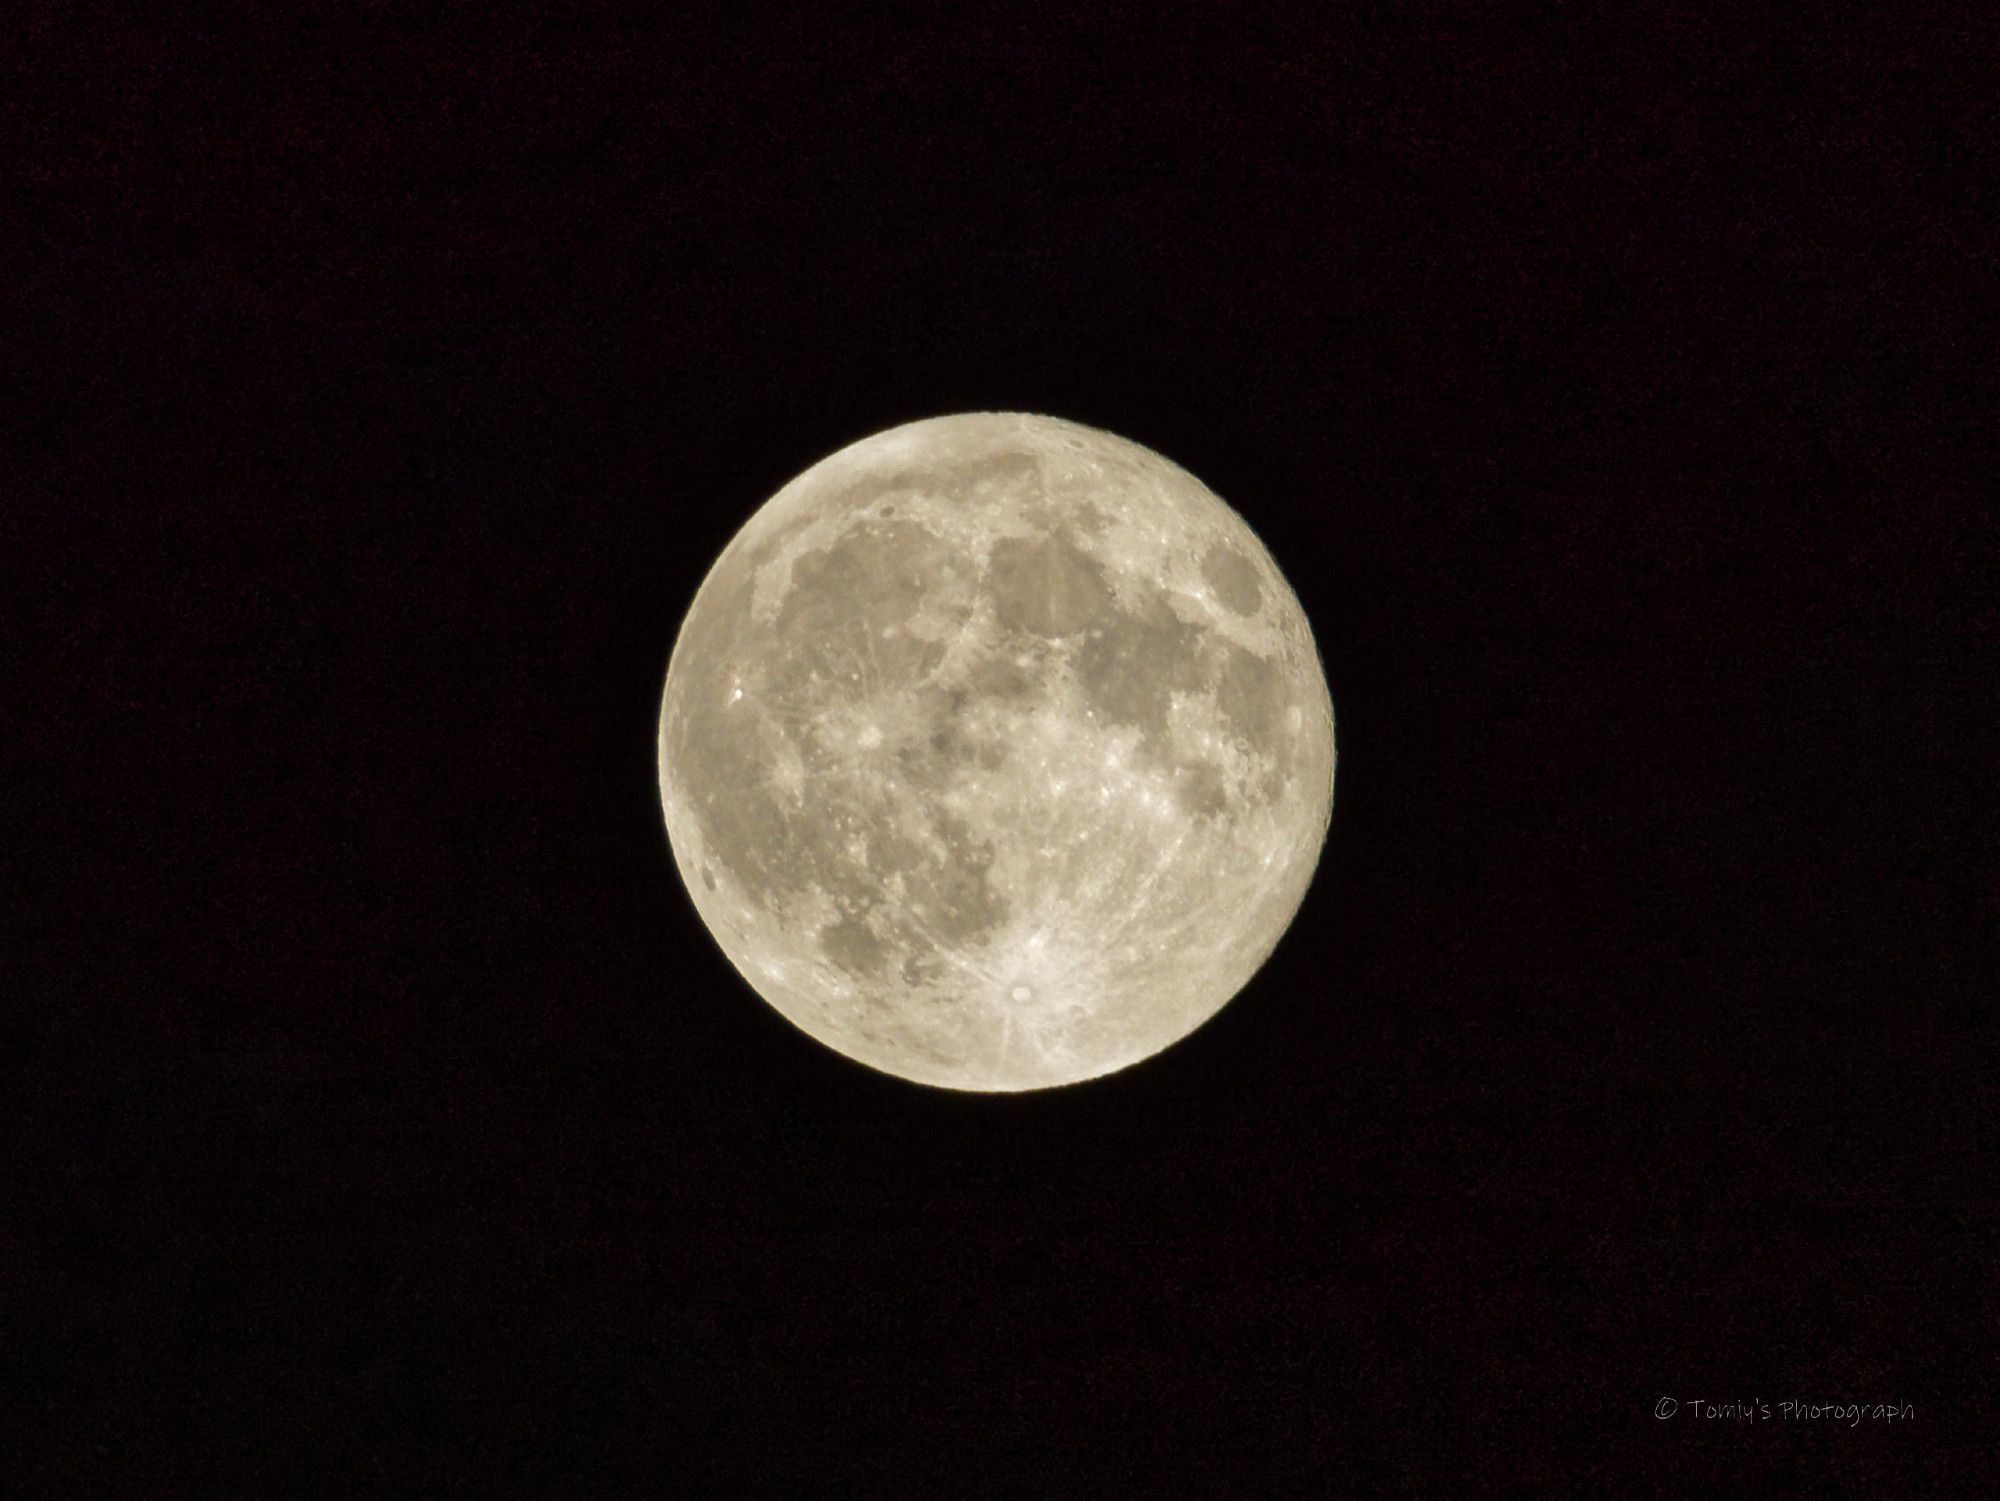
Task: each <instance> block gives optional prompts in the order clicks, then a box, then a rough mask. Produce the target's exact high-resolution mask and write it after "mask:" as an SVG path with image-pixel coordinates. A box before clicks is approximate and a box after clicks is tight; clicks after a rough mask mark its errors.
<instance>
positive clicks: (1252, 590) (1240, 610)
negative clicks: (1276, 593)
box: [1201, 542, 1264, 615]
mask: <svg viewBox="0 0 2000 1501" xmlns="http://www.w3.org/2000/svg"><path fill="white" fill-rule="evenodd" d="M1201 576H1202V577H1203V578H1204V579H1206V580H1207V581H1208V587H1209V588H1211V589H1213V590H1214V591H1215V597H1216V598H1217V599H1219V600H1221V601H1222V605H1223V608H1224V609H1227V610H1233V611H1235V612H1236V613H1237V614H1238V615H1254V614H1256V613H1257V606H1258V605H1260V604H1261V603H1263V600H1264V589H1263V586H1262V585H1261V584H1259V583H1258V582H1257V565H1256V564H1254V563H1252V562H1251V561H1250V560H1249V559H1248V558H1246V557H1244V556H1243V554H1242V553H1240V552H1236V551H1234V550H1232V549H1230V548H1227V547H1224V546H1223V545H1222V544H1221V543H1219V542H1218V543H1217V544H1216V545H1215V546H1213V547H1211V548H1209V550H1208V551H1207V552H1206V553H1204V554H1202V559H1201Z"/></svg>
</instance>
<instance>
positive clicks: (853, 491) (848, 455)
mask: <svg viewBox="0 0 2000 1501" xmlns="http://www.w3.org/2000/svg"><path fill="white" fill-rule="evenodd" d="M659 766H660V793H661V800H662V804H663V806H664V809H665V813H666V821H667V830H668V835H669V838H670V839H671V842H672V844H673V849H674V857H675V860H676V862H677V864H678V866H679V868H680V872H681V876H682V879H683V880H684V881H685V882H686V884H687V888H688V891H689V893H690V895H691V896H692V897H693V899H694V903H695V907H696V909H697V910H698V911H699V912H700V914H701V917H702V920H703V922H704V923H706V925H707V926H708V928H709V931H710V932H711V933H713V934H714V936H715V938H716V941H717V942H718V943H719V944H720V945H721V947H722V950H723V952H724V953H725V954H727V955H728V957H729V959H730V961H731V962H732V963H733V964H734V965H735V966H736V968H737V969H738V971H739V972H741V973H742V975H743V976H744V977H745V978H746V979H747V980H748V981H749V982H750V984H751V985H752V986H754V987H755V989H756V990H757V992H758V994H760V995H761V996H763V998H764V999H765V1000H766V1001H768V1002H769V1003H770V1004H771V1005H772V1006H773V1007H775V1008H776V1009H777V1010H778V1011H779V1012H780V1013H782V1014H783V1015H784V1016H785V1017H787V1018H788V1019H789V1020H790V1021H792V1022H793V1023H795V1024H796V1025H797V1026H798V1027H800V1028H801V1029H802V1030H804V1031H805V1032H807V1033H808V1034H810V1035H811V1036H813V1037H815V1038H817V1039H818V1040H819V1041H821V1042H823V1043H825V1044H827V1045H828V1046H830V1047H832V1048H835V1049H837V1050H839V1051H840V1052H841V1053H844V1054H846V1055H847V1056H849V1057H851V1058H854V1059H857V1060H859V1061H860V1062H862V1063H865V1064H869V1065H871V1066H873V1067H875V1068H878V1069H881V1070H884V1071H886V1072H888V1073H892V1074H897V1075H900V1076H902V1077H904V1078H908V1079H914V1080H918V1081H920V1082H923V1083H926V1084H934V1085H941V1086H946V1087H950V1088H955V1089H967V1090H1022V1089H1036V1088H1041V1087H1045V1086H1049V1085H1055V1084H1066V1083H1072V1082H1075V1081H1077V1080H1081V1079H1088V1078H1093V1077H1096V1076H1098V1075H1102V1074H1106V1073H1110V1072H1112V1071H1114V1070H1116V1069H1120V1068H1123V1067H1125V1066H1126V1065H1128V1064H1131V1063H1134V1062H1136V1061H1138V1060H1140V1059H1142V1058H1146V1057H1148V1056H1150V1055H1152V1054H1154V1053H1157V1052H1159V1051H1160V1050H1161V1049H1162V1048H1165V1047H1167V1046H1169V1045H1171V1044H1172V1043H1174V1042H1176V1041H1178V1040H1179V1039H1180V1038H1182V1037H1184V1036H1186V1035H1187V1034H1188V1033H1189V1032H1191V1031H1193V1030H1194V1029H1195V1028H1196V1027H1198V1026H1199V1025H1201V1023H1202V1022H1204V1021H1206V1020H1207V1019H1208V1018H1209V1017H1211V1016H1212V1015H1214V1014H1215V1012H1217V1011H1218V1010H1220V1009H1221V1008H1222V1006H1223V1005H1224V1004H1225V1003H1226V1002H1227V1001H1228V1000H1229V999H1230V998H1231V997H1232V996H1233V995H1235V994H1236V992H1237V991H1238V990H1240V989H1241V988H1242V986H1243V985H1244V984H1245V982H1246V981H1248V980H1249V979H1250V977H1251V976H1252V975H1253V974H1254V973H1256V971H1257V969H1258V967H1259V966H1260V965H1261V964H1262V963H1263V962H1264V960H1265V958H1266V957H1268V955H1269V954H1270V952H1271V950H1272V948H1273V947H1274V946H1275V945H1276V944H1277V942H1278V940H1279V938H1280V937H1281V936H1282V935H1283V933H1284V931H1285V929H1286V927H1287V926H1288V925H1289V924H1290V922H1291V920H1292V917H1293V915H1294V913H1295V912H1296V911H1297V910H1298V907H1299V904H1300V902H1301V901H1302V900H1303V898H1304V895H1305V891H1306V887H1307V885H1308V883H1309V882H1310V880H1311V878H1312V873H1313V869H1314V866H1315V865H1316V863H1317V861H1318V858H1319V852H1320V847H1321V845H1322V843H1323V842H1324V840H1325V837H1326V830H1327V826H1328V820H1329V817H1330V815H1331V812H1332V804H1333V773H1334V743H1333V705H1332V701H1331V700H1330V698H1329V697H1328V694H1327V687H1326V680H1325V677H1324V675H1323V673H1322V672H1321V669H1320V664H1319V657H1318V654H1317V652H1316V650H1315V649H1314V645H1313V640H1312V634H1311V631H1310V629H1309V628H1308V626H1307V624H1306V620H1305V616H1304V614H1303V612H1302V611H1301V610H1300V608H1299V604H1298V600H1297V599H1296V597H1295V596H1294V595H1293V593H1292V590H1291V589H1290V587H1289V586H1288V585H1287V584H1286V583H1285V580H1284V578H1283V577H1282V575H1281V574H1280V573H1279V571H1278V568H1277V565H1276V564H1275V563H1274V562H1273V561H1272V559H1271V557H1270V555H1269V554H1268V553H1267V552H1266V551H1265V549H1264V547H1263V544H1262V543H1260V542H1259V541H1258V539H1257V538H1256V536H1255V535H1254V534H1253V533H1252V532H1251V531H1250V529H1249V527H1248V526H1247V525H1245V523H1244V522H1243V520H1242V518H1241V517H1239V516H1238V515H1237V514H1236V513H1235V512H1234V511H1232V510H1230V509H1229V507H1228V506H1226V505H1224V504H1223V503H1222V502H1221V501H1220V500H1219V499H1217V498H1216V497H1215V496H1214V495H1213V494H1211V493H1210V492H1209V491H1208V490H1207V489H1206V488H1205V487H1204V486H1203V485H1202V484H1201V483H1200V482H1199V481H1198V480H1196V479H1195V478H1194V477H1193V476H1192V475H1190V474H1188V473H1187V472H1186V471H1185V470H1183V469H1180V468H1178V467H1177V466H1176V465H1174V464H1172V463H1170V462H1168V461H1167V460H1166V459H1163V458H1161V457H1160V456H1159V455H1158V454H1155V453H1153V452H1152V451H1151V450H1149V449H1145V448H1142V447H1140V446H1138V445H1137V444H1134V443H1129V442H1127V441H1125V440H1124V439H1121V438H1117V437H1114V436H1112V435H1111V434H1109V433H1105V432H1100V431H1098V430H1096V429H1093V428H1087V427H1082V426H1078V425H1077V424H1074V423H1070V422H1064V421H1060V420H1057V419H1055V418H1050V417H1038V416H1027V415H1020V414H1012V413H971V414H965V415H960V416H951V417H938V418H933V419H931V420H928V421H924V422H915V423H910V424H908V425H907V426H904V427H898V428H894V429H891V430H890V431H887V432H883V433H878V434H876V435H875V436H873V437H870V438H865V439H863V440H861V441H860V442H858V443H855V444H852V445H851V446H849V447H847V448H844V449H842V450H841V451H840V452H838V453H836V454H834V455H832V456H831V457H830V458H827V459H825V460H823V461H822V462H820V463H819V464H816V465H814V466H813V467H812V468H811V469H808V470H807V471H806V472H805V473H804V474H801V475H800V476H799V477H798V478H797V479H795V480H793V481H792V482H791V483H790V484H788V485H786V486H785V487H784V489H782V490H780V491H779V492H778V493H777V495H775V496H773V497H772V498H771V500H770V501H769V502H768V503H767V504H765V505H764V507H763V508H762V509H760V510H759V511H758V512H757V513H756V514H755V515H753V516H752V517H751V518H750V520H749V521H748V523H747V524H746V525H745V526H744V528H743V529H742V531H741V532H739V533H738V534H737V536H736V537H735V538H734V539H733V540H732V541H731V542H730V544H729V546H728V547H727V548H726V549H724V551H723V553H722V556H721V557H720V558H718V559H717V560H716V563H715V565H714V567H713V568H712V569H711V570H710V572H709V574H708V577H707V579H706V580H705V581H704V582H703V584H702V586H701V589H700V590H699V592H698V593H697V594H696V596H695V601H694V604H693V606H692V607H691V608H690V610H689V612H688V616H687V619H686V620H685V621H684V622H683V624H682V626H681V630H680V634H679V637H678V639H677V640H676V642H675V645H674V651H673V658H672V662H671V664H670V666H669V669H668V673H667V684H666V693H665V697H664V700H663V703H662V706H661V714H660V738H659Z"/></svg>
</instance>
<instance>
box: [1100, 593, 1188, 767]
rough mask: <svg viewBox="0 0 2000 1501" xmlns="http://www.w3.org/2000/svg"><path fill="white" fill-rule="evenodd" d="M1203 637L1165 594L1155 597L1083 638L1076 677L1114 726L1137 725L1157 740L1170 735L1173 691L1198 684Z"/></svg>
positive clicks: (1115, 616)
mask: <svg viewBox="0 0 2000 1501" xmlns="http://www.w3.org/2000/svg"><path fill="white" fill-rule="evenodd" d="M1201 638H1202V633H1201V631H1200V630H1198V629H1197V628H1196V627H1194V626H1192V625H1190V624H1188V622H1186V621H1185V620H1182V619H1181V618H1180V617H1179V616H1178V615H1176V614H1174V612H1173V609H1172V607H1171V606H1169V605H1168V604H1167V601H1166V596H1165V595H1162V594H1154V595H1151V596H1150V597H1148V598H1147V599H1146V600H1144V601H1143V602H1142V603H1141V604H1140V606H1139V607H1138V608H1137V609H1136V610H1134V611H1133V612H1131V613H1129V614H1127V613H1124V612H1119V613H1117V614H1114V615H1113V616H1112V617H1111V619H1110V620H1109V621H1107V622H1106V626H1105V630H1104V631H1103V633H1102V634H1101V635H1095V636H1092V637H1090V638H1088V639H1086V640H1085V641H1084V643H1083V644H1082V646H1080V647H1079V648H1078V650H1077V653H1076V658H1075V667H1076V676H1077V681H1078V683H1079V684H1080V685H1081V686H1082V688H1083V691H1084V695H1085V698H1086V701H1087V703H1088V704H1089V706H1090V707H1091V708H1093V709H1095V710H1097V711H1098V713H1100V714H1102V715H1103V716H1104V717H1105V718H1106V719H1108V720H1110V721H1111V722H1112V723H1114V724H1127V725H1134V726H1137V727H1138V729H1139V730H1140V731H1141V732H1142V733H1143V734H1144V736H1145V737H1146V739H1147V741H1149V742H1152V743H1156V744H1157V743H1158V742H1159V741H1161V740H1162V739H1163V738H1164V736H1165V734H1166V728H1167V711H1168V709H1169V707H1170V705H1171V703H1172V696H1173V693H1174V690H1175V689H1177V688H1178V689H1188V688H1194V687H1197V686H1198V685H1199V681H1200V673H1201Z"/></svg>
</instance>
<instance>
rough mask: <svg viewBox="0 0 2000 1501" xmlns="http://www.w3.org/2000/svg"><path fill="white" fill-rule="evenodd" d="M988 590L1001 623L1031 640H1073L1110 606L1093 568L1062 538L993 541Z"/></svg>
mask: <svg viewBox="0 0 2000 1501" xmlns="http://www.w3.org/2000/svg"><path fill="white" fill-rule="evenodd" d="M986 586H987V589H988V591H989V592H990V593H991V594H992V596H993V611H994V614H995V615H997V616H998V617H999V620H1000V623H1001V624H1002V625H1003V626H1005V627H1007V628H1008V629H1009V630H1015V631H1026V632H1027V633H1028V634H1030V635H1033V636H1042V637H1054V636H1069V635H1074V634H1075V633H1076V632H1078V631H1080V630H1082V629H1083V628H1084V627H1085V626H1087V625H1089V624H1090V623H1091V622H1092V621H1093V620H1095V619H1097V617H1098V616H1100V615H1102V614H1103V613H1104V612H1105V611H1106V610H1107V609H1109V608H1110V606H1111V602H1112V600H1111V588H1110V586H1109V585H1108V584H1106V583H1105V582H1104V575H1103V573H1102V572H1101V571H1100V570H1099V568H1098V566H1097V564H1096V563H1094V562H1092V561H1091V560H1090V559H1089V558H1087V557H1085V556H1084V555H1083V553H1081V552H1080V551H1078V550H1077V547H1076V544H1075V543H1074V542H1072V541H1071V540H1070V538H1069V537H1067V536H1066V535H1062V534H1060V533H1058V534H1056V535H1053V536H1048V537H1039V538H1034V539H1028V538H1023V537H1006V538H1003V539H1002V540H1000V541H999V542H996V543H995V544H994V545H993V557H992V561H991V563H990V564H989V565H988V568H987V574H986Z"/></svg>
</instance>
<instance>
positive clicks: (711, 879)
mask: <svg viewBox="0 0 2000 1501" xmlns="http://www.w3.org/2000/svg"><path fill="white" fill-rule="evenodd" d="M701 884H702V885H704V886H706V887H707V888H708V889H709V890H710V891H713V890H715V872H714V871H712V870H710V869H709V868H708V867H707V866H706V865H704V866H703V867H702V868H701Z"/></svg>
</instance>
